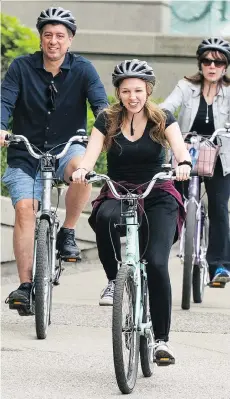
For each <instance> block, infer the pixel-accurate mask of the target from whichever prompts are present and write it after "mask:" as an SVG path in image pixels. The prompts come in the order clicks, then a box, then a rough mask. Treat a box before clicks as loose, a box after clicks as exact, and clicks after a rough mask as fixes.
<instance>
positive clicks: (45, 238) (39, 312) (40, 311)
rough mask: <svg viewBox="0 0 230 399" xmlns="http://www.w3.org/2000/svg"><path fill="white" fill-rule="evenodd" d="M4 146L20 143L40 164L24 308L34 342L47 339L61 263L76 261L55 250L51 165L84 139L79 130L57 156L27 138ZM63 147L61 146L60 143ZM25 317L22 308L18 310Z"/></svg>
mask: <svg viewBox="0 0 230 399" xmlns="http://www.w3.org/2000/svg"><path fill="white" fill-rule="evenodd" d="M6 142H7V144H8V145H10V144H16V143H20V142H24V143H25V146H26V148H27V150H28V152H29V153H30V155H31V156H33V157H34V158H36V159H38V160H39V161H40V171H41V180H42V184H43V190H42V199H41V204H40V216H37V218H36V226H35V238H34V256H33V267H32V290H31V295H30V305H29V307H28V309H26V315H29V314H30V315H35V325H36V334H37V338H38V339H44V338H46V336H47V330H48V326H49V325H50V324H51V308H52V288H53V286H54V285H58V284H59V278H60V276H61V273H62V271H63V270H64V268H63V265H62V264H63V262H76V261H77V259H76V258H68V257H63V256H61V255H60V253H58V252H57V251H56V238H57V232H58V228H59V219H58V216H57V209H58V204H57V207H55V208H53V207H52V206H51V192H52V188H53V187H55V186H56V187H57V189H58V203H59V196H60V192H61V189H62V187H63V184H64V183H63V182H62V187H61V186H60V181H59V180H58V179H56V178H55V163H56V160H57V159H60V158H61V157H63V156H64V155H65V154H66V153H67V151H68V149H69V147H70V145H71V144H72V143H73V142H80V143H87V142H88V137H87V136H86V135H85V130H83V129H80V130H78V131H77V135H76V136H73V137H71V138H70V139H69V141H68V142H67V143H65V147H64V149H63V150H62V151H61V152H60V153H59V154H57V155H54V154H52V152H53V150H54V148H52V149H51V150H49V151H47V152H44V153H43V152H41V151H40V150H39V152H40V153H37V152H35V151H34V150H33V147H34V146H32V145H31V144H30V143H29V141H28V139H27V138H26V137H24V136H22V135H13V134H12V135H8V136H7V137H6ZM63 145H64V144H63ZM19 312H21V313H20V314H21V315H22V316H23V315H25V310H24V308H23V309H21V310H19Z"/></svg>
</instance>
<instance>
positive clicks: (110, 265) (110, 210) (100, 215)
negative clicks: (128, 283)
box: [96, 189, 178, 341]
mask: <svg viewBox="0 0 230 399" xmlns="http://www.w3.org/2000/svg"><path fill="white" fill-rule="evenodd" d="M144 209H145V212H146V215H147V218H148V223H149V243H148V247H147V251H146V253H145V255H144V258H145V259H146V260H147V262H148V264H147V275H148V287H149V301H150V314H151V318H152V323H153V330H154V335H155V339H161V340H164V341H168V335H169V329H170V323H171V306H172V305H171V284H170V279H169V273H168V260H169V254H170V249H171V246H172V244H173V239H174V235H175V232H176V226H177V217H178V204H177V201H176V199H175V198H174V197H173V196H172V195H170V194H168V193H166V192H164V191H160V190H157V189H156V190H154V195H152V196H151V198H147V199H146V200H145V203H144ZM119 222H120V202H119V201H117V200H115V199H109V200H106V201H104V202H103V203H102V204H101V205H100V208H99V210H98V212H97V217H96V239H97V246H98V253H99V258H100V260H101V263H102V265H103V267H104V270H105V273H106V275H107V277H108V280H114V279H115V278H116V274H117V262H116V259H115V256H114V251H113V247H112V243H111V239H110V235H109V223H110V229H111V236H112V241H113V244H114V247H115V250H116V256H117V259H118V260H120V259H121V245H120V236H121V233H120V232H119V231H118V230H117V229H115V228H114V223H119ZM146 233H147V225H146V219H145V217H144V215H143V216H142V225H141V228H140V236H141V241H142V245H141V247H142V248H144V246H145V244H146V238H147V234H146Z"/></svg>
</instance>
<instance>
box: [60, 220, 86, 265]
mask: <svg viewBox="0 0 230 399" xmlns="http://www.w3.org/2000/svg"><path fill="white" fill-rule="evenodd" d="M56 248H57V250H58V252H59V255H60V256H61V258H63V260H65V261H66V262H71V261H72V262H75V261H76V260H81V253H80V249H79V248H78V246H77V244H76V241H75V231H74V229H67V228H65V227H62V228H61V229H60V230H59V232H58V233H57V244H56Z"/></svg>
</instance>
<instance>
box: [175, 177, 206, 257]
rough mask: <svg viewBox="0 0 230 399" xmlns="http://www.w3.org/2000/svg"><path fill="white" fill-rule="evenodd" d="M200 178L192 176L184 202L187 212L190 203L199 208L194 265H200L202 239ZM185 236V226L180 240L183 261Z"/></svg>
mask: <svg viewBox="0 0 230 399" xmlns="http://www.w3.org/2000/svg"><path fill="white" fill-rule="evenodd" d="M199 196H200V178H199V176H192V178H191V180H190V182H189V188H188V199H186V200H185V202H184V207H185V210H187V207H188V203H189V202H190V201H191V202H195V204H196V206H197V212H196V220H197V226H196V232H195V237H194V254H193V256H194V260H193V263H194V264H200V261H201V259H200V237H201V223H202V220H201V212H200V211H201V202H200V197H199ZM184 234H185V226H183V229H182V233H181V240H180V258H181V259H183V252H184Z"/></svg>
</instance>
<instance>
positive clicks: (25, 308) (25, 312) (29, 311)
mask: <svg viewBox="0 0 230 399" xmlns="http://www.w3.org/2000/svg"><path fill="white" fill-rule="evenodd" d="M9 308H10V309H11V310H17V311H18V314H19V316H34V315H35V309H34V303H33V304H32V305H26V304H25V303H23V302H20V301H14V302H11V303H9Z"/></svg>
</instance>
